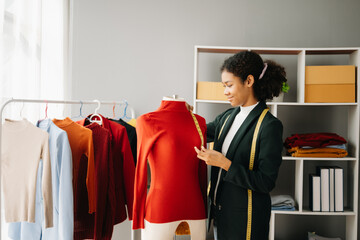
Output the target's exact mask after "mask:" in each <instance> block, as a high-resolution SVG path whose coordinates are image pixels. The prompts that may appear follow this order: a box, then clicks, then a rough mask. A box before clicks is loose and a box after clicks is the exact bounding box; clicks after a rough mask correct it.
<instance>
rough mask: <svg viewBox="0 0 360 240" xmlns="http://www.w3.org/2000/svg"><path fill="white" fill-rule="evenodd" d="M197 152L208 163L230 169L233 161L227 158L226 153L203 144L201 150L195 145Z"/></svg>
mask: <svg viewBox="0 0 360 240" xmlns="http://www.w3.org/2000/svg"><path fill="white" fill-rule="evenodd" d="M194 148H195V151H196V153H197V157H198V158H199V159H201V160H203V161H204V162H205V163H206V164H207V165H210V166H215V167H220V168H222V169H224V170H226V171H228V170H229V168H230V165H231V161H230V160H229V159H227V158H226V157H225V156H224V155H222V154H221V153H220V152H218V151H215V150H210V149H205V148H204V147H203V146H202V147H201V150H199V149H198V148H197V147H194Z"/></svg>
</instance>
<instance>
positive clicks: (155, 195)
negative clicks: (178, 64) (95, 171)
mask: <svg viewBox="0 0 360 240" xmlns="http://www.w3.org/2000/svg"><path fill="white" fill-rule="evenodd" d="M195 116H196V118H197V120H198V122H199V125H200V128H201V131H202V134H203V136H206V123H205V119H204V118H202V117H200V116H198V115H195ZM136 132H137V137H138V149H137V150H138V162H137V166H136V173H135V188H134V205H133V206H134V207H133V229H138V228H144V219H146V220H147V221H149V222H151V223H167V222H172V221H178V220H200V219H205V218H206V182H207V177H206V174H207V167H206V164H205V163H204V162H203V161H201V160H199V159H198V158H197V155H196V152H195V150H194V146H197V147H198V148H199V147H200V146H201V139H200V136H199V133H198V131H197V129H196V126H195V123H194V120H193V118H192V116H191V114H190V112H189V111H188V110H187V108H186V106H185V102H177V101H162V102H161V106H160V108H159V109H158V110H157V111H155V112H151V113H147V114H144V115H142V116H140V117H139V118H138V119H137V125H136ZM204 142H206V139H204ZM147 160H149V163H150V169H151V186H150V190H149V193H148V195H147Z"/></svg>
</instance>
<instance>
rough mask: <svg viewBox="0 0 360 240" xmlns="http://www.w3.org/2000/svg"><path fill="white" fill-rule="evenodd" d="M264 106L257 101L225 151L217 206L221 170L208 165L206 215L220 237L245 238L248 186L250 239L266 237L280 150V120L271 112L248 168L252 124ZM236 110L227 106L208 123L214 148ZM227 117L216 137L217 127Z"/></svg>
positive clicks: (223, 239) (217, 147)
mask: <svg viewBox="0 0 360 240" xmlns="http://www.w3.org/2000/svg"><path fill="white" fill-rule="evenodd" d="M266 107H267V106H266V104H265V102H262V101H261V102H259V104H258V105H257V106H256V107H255V108H254V109H253V110H252V111H251V112H250V114H249V115H248V116H247V118H246V119H245V121H244V122H243V124H242V125H241V127H240V128H239V130H238V131H237V133H236V134H235V136H234V138H233V140H232V142H231V144H230V146H229V149H228V151H227V154H226V157H227V158H228V159H229V160H230V161H232V163H231V166H230V168H229V170H228V171H227V172H226V171H225V170H222V172H221V175H220V179H219V185H218V189H217V195H216V205H215V204H214V193H215V186H216V183H217V181H218V173H219V170H220V169H219V168H218V167H212V168H211V187H210V193H209V195H210V203H211V205H210V216H209V217H210V219H214V225H215V226H216V227H217V232H218V239H219V240H232V239H234V240H239V239H245V235H246V227H247V215H248V214H247V210H248V193H247V189H251V190H253V193H252V198H253V200H252V209H253V210H252V228H251V229H252V230H251V239H252V240H253V239H261V240H262V239H268V234H269V220H270V214H271V200H270V194H269V193H270V191H271V190H272V189H273V188H274V186H275V181H276V178H277V176H278V171H279V167H280V164H281V161H282V154H281V153H282V149H283V141H282V132H283V126H282V123H281V122H280V121H279V120H278V119H277V118H276V117H274V116H273V115H272V114H271V113H270V112H268V113H267V114H266V115H265V118H264V120H263V122H262V124H261V127H260V130H259V134H258V138H257V143H256V153H255V161H254V168H253V171H250V170H249V161H250V151H251V143H252V138H253V134H254V130H255V126H256V123H257V120H258V118H259V116H260V114H261V113H262V111H263V110H264V109H265V108H266ZM239 111H240V108H239V107H236V108H232V109H229V110H227V111H225V112H224V113H222V114H220V115H219V116H218V117H217V118H216V119H215V120H214V121H213V122H211V123H208V124H207V141H208V142H214V150H216V151H219V152H221V149H222V145H223V142H224V139H225V137H226V135H227V133H228V131H229V129H230V127H231V125H232V123H233V121H234V118H235V116H236V115H237V114H238V113H239ZM228 116H229V118H228V120H227V122H226V124H225V125H224V128H223V130H222V133H221V135H220V136H219V132H220V129H221V127H222V126H223V124H224V122H225V119H226V118H227V117H228ZM218 137H219V138H218ZM209 222H211V221H209Z"/></svg>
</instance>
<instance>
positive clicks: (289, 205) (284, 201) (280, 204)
mask: <svg viewBox="0 0 360 240" xmlns="http://www.w3.org/2000/svg"><path fill="white" fill-rule="evenodd" d="M271 210H285V211H295V201H294V199H293V198H292V197H291V196H289V195H275V196H271Z"/></svg>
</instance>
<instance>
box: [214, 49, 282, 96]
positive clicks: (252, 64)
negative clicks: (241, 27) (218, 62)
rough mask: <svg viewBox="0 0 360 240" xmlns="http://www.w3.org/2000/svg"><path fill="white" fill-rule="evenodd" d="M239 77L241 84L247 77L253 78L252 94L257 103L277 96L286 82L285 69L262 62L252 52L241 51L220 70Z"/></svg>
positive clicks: (230, 58)
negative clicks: (265, 67)
mask: <svg viewBox="0 0 360 240" xmlns="http://www.w3.org/2000/svg"><path fill="white" fill-rule="evenodd" d="M264 63H267V69H266V71H265V74H264V75H263V77H262V78H261V79H259V77H260V74H261V72H262V71H263V69H264ZM220 70H221V72H223V71H227V72H230V73H232V74H234V75H235V76H237V77H239V78H240V80H241V81H242V83H244V81H245V80H246V79H247V77H248V76H249V75H252V76H253V77H254V80H255V82H254V85H253V89H254V94H255V97H256V98H257V99H258V100H259V101H266V100H267V99H270V100H271V99H273V97H277V96H279V94H280V92H281V89H282V85H283V83H284V82H286V81H287V79H286V72H285V68H284V67H283V66H281V65H279V64H277V63H275V62H274V61H271V60H266V61H263V60H262V58H261V57H260V55H259V54H257V53H256V52H253V51H242V52H238V53H236V54H235V55H233V56H231V57H229V58H228V59H226V60H225V61H224V63H223V65H222V66H221V68H220Z"/></svg>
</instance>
